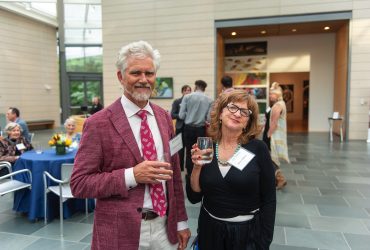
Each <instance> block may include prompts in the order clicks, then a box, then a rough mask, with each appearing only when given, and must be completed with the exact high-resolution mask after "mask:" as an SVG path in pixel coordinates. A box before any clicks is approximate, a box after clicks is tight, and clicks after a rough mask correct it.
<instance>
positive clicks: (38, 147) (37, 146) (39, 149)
mask: <svg viewBox="0 0 370 250" xmlns="http://www.w3.org/2000/svg"><path fill="white" fill-rule="evenodd" d="M32 145H33V148H34V149H35V152H36V154H42V147H41V143H40V142H38V141H35V142H33V143H32Z"/></svg>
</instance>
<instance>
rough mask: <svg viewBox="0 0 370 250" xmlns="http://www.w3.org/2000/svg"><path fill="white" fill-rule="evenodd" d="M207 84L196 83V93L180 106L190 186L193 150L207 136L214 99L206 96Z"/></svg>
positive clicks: (183, 100) (184, 100) (199, 81)
mask: <svg viewBox="0 0 370 250" xmlns="http://www.w3.org/2000/svg"><path fill="white" fill-rule="evenodd" d="M206 87H207V83H206V82H205V81H202V80H197V81H195V88H194V92H193V93H191V94H189V95H186V96H184V98H183V99H182V102H181V105H180V112H179V118H180V119H183V120H184V123H185V125H184V146H185V148H186V149H185V150H186V151H185V152H186V162H185V167H186V172H187V175H186V185H187V188H188V187H189V186H188V184H190V182H189V181H190V176H191V172H192V170H193V162H192V160H191V152H190V150H191V148H192V146H193V144H194V143H196V142H197V138H198V137H204V136H206V127H205V123H206V119H207V114H208V111H209V108H210V107H211V103H212V99H211V98H209V97H208V96H206V95H205V93H204V91H205V90H206Z"/></svg>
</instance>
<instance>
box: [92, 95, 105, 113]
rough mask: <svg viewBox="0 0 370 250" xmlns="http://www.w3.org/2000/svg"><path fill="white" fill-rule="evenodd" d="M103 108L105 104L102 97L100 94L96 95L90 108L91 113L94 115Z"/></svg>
mask: <svg viewBox="0 0 370 250" xmlns="http://www.w3.org/2000/svg"><path fill="white" fill-rule="evenodd" d="M102 109H103V105H102V104H101V103H100V98H99V97H98V96H94V97H93V99H92V108H91V110H90V114H91V115H93V114H95V113H96V112H98V111H100V110H102Z"/></svg>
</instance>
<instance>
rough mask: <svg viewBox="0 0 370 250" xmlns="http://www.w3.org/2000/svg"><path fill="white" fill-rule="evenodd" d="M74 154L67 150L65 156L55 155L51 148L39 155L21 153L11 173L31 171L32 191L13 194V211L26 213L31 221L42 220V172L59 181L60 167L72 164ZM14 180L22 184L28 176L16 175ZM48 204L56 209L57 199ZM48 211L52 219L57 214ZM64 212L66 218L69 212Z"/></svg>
mask: <svg viewBox="0 0 370 250" xmlns="http://www.w3.org/2000/svg"><path fill="white" fill-rule="evenodd" d="M76 152H77V150H75V149H67V152H66V154H65V155H57V154H56V153H55V149H54V148H51V149H47V150H44V151H43V152H42V153H41V154H37V153H36V152H35V151H34V150H32V151H27V152H25V153H23V154H22V155H21V156H20V157H19V159H18V160H17V161H16V163H15V165H14V166H13V171H16V170H20V169H29V170H31V172H32V189H31V190H26V189H24V190H20V191H17V192H15V194H14V206H13V210H15V211H17V212H26V213H28V219H29V220H32V221H33V220H36V219H39V218H43V217H44V191H45V190H44V182H43V173H44V171H48V172H49V173H50V174H51V175H52V176H54V177H55V178H57V179H59V178H60V176H61V171H60V169H61V165H62V164H63V163H73V162H74V158H75V156H76ZM15 179H17V180H20V181H23V182H30V180H29V178H28V176H27V175H23V174H20V175H17V176H16V177H15ZM49 200H50V199H49ZM82 201H83V200H82ZM48 203H56V204H54V205H55V206H56V207H57V208H58V207H59V205H58V199H56V200H55V201H52V202H48ZM81 204H82V209H81V210H82V211H84V206H83V204H84V203H83V202H82V203H81ZM48 207H50V209H52V210H55V209H53V206H50V204H49V206H48ZM50 209H49V210H48V214H49V216H48V217H54V216H55V215H54V214H55V213H57V212H58V209H56V210H57V211H55V213H54V212H53V211H50ZM49 211H50V212H49ZM64 211H65V213H64V215H65V218H68V217H69V216H70V215H71V212H69V211H68V209H64Z"/></svg>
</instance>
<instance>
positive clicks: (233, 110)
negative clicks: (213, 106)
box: [226, 103, 252, 117]
mask: <svg viewBox="0 0 370 250" xmlns="http://www.w3.org/2000/svg"><path fill="white" fill-rule="evenodd" d="M226 108H227V110H229V111H230V112H231V113H233V114H234V113H236V112H238V110H240V115H241V116H244V117H249V116H250V115H251V114H252V110H249V109H243V108H239V107H238V106H236V105H235V104H232V103H229V104H227V106H226Z"/></svg>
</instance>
